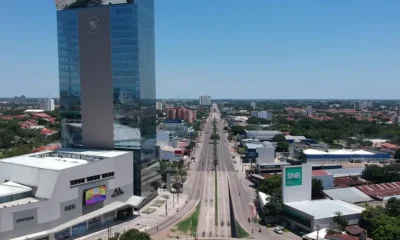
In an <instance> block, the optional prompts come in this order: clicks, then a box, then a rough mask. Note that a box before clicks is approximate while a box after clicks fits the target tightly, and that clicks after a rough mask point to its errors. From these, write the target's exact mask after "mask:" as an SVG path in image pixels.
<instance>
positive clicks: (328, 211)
mask: <svg viewBox="0 0 400 240" xmlns="http://www.w3.org/2000/svg"><path fill="white" fill-rule="evenodd" d="M285 205H288V206H290V207H292V208H295V209H297V210H299V211H301V212H304V213H306V214H308V215H310V216H314V219H323V218H330V217H334V216H335V212H337V211H340V212H341V213H342V214H343V215H350V214H360V213H361V212H362V211H364V208H362V207H359V206H356V205H353V204H350V203H347V202H344V201H341V200H317V201H309V200H307V201H301V202H289V203H285Z"/></svg>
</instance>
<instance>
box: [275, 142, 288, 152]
mask: <svg viewBox="0 0 400 240" xmlns="http://www.w3.org/2000/svg"><path fill="white" fill-rule="evenodd" d="M276 151H277V152H288V151H289V143H288V142H286V141H280V142H278V147H277V148H276Z"/></svg>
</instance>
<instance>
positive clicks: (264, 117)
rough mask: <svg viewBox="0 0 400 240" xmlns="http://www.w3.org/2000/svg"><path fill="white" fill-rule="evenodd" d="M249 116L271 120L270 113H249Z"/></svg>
mask: <svg viewBox="0 0 400 240" xmlns="http://www.w3.org/2000/svg"><path fill="white" fill-rule="evenodd" d="M251 116H252V117H258V118H263V119H267V120H272V112H270V111H251Z"/></svg>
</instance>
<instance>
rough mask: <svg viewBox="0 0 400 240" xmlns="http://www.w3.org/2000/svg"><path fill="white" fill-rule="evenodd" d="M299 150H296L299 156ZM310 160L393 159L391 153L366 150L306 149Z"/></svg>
mask: <svg viewBox="0 0 400 240" xmlns="http://www.w3.org/2000/svg"><path fill="white" fill-rule="evenodd" d="M299 152H300V151H299V150H298V149H296V150H295V155H297V156H298V154H299ZM303 152H304V154H305V155H306V156H307V161H308V162H388V161H390V159H391V155H390V154H389V153H384V152H372V151H366V150H354V151H353V150H349V149H341V150H331V151H328V152H325V151H320V150H315V149H306V150H304V151H303Z"/></svg>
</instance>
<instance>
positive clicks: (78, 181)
mask: <svg viewBox="0 0 400 240" xmlns="http://www.w3.org/2000/svg"><path fill="white" fill-rule="evenodd" d="M70 183H71V186H74V185H78V184H82V183H85V179H84V178H80V179H75V180H71V181H70Z"/></svg>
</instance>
